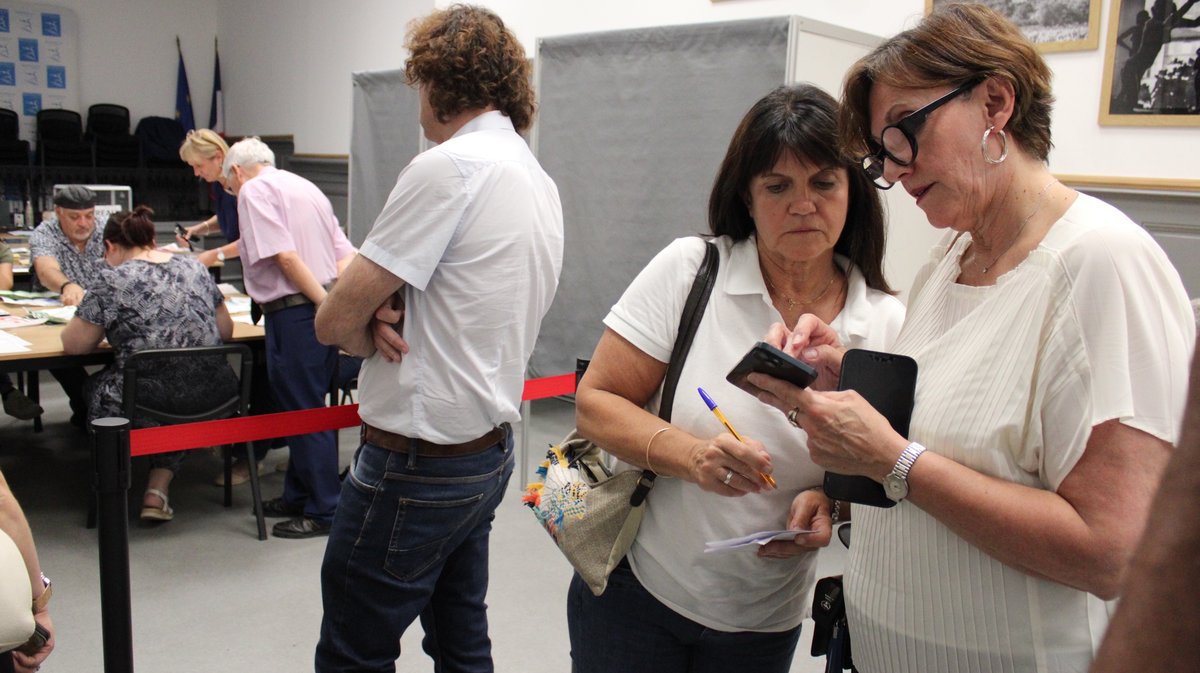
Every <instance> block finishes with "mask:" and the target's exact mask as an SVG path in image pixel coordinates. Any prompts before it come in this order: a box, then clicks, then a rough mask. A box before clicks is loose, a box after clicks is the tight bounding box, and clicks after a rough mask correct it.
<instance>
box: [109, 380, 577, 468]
mask: <svg viewBox="0 0 1200 673" xmlns="http://www.w3.org/2000/svg"><path fill="white" fill-rule="evenodd" d="M573 392H575V375H574V374H563V375H562V376H548V377H546V378H541V379H531V380H529V381H526V382H525V390H524V392H523V393H522V395H521V399H522V400H540V399H543V398H546V397H557V396H558V395H569V394H571V393H573ZM361 422H362V421H361V419H359V417H358V405H357V404H346V405H342V406H337V407H319V408H317V409H305V410H303V411H283V412H280V413H277V414H262V415H259V416H246V417H244V418H229V419H225V420H220V421H202V422H200V423H187V424H185V425H169V426H166V427H161V428H142V429H139V430H134V431H133V432H130V433H129V454H130V455H132V456H149V455H152V454H155V453H166V452H168V451H183V450H186V449H197V448H201V447H206V446H221V445H224V444H236V443H238V442H252V441H254V440H257V439H271V438H272V437H290V436H292V435H306V434H308V433H310V432H322V431H325V430H338V429H341V428H350V427H354V426H356V425H358V424H359V423H361ZM284 430H286V432H283V431H284Z"/></svg>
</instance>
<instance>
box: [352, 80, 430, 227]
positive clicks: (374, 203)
mask: <svg viewBox="0 0 1200 673" xmlns="http://www.w3.org/2000/svg"><path fill="white" fill-rule="evenodd" d="M352 78H353V81H354V98H353V112H352V115H353V119H352V121H351V129H350V212H349V216H348V217H347V218H346V219H347V220H348V221H347V229H346V230H347V232H348V234H347V235H348V237H349V238H350V242H351V243H353V244H354V245H355V246H359V245H362V242H363V239H365V238H366V237H367V233H369V232H370V231H371V227H372V226H373V225H374V224H375V218H376V217H379V212H380V211H381V210H383V204H384V203H386V202H387V197H388V194H391V193H392V187H394V186H395V185H396V176H398V175H399V174H400V170H401V169H403V168H404V167H405V166H407V165H408V162H409V161H412V158H413V157H415V156H417V154H418V153H419V152H420V143H421V122H420V113H421V112H420V100H419V98H418V96H417V92H416V90H415V89H413V88H411V87H409V86H408V85H406V84H405V83H404V71H403V70H380V71H376V72H356V73H354V74H353V75H352Z"/></svg>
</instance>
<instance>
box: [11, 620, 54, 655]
mask: <svg viewBox="0 0 1200 673" xmlns="http://www.w3.org/2000/svg"><path fill="white" fill-rule="evenodd" d="M48 640H50V632H49V631H47V630H46V628H45V627H44V626H42V625H41V624H38V623H34V625H33V635H32V636H29V640H27V641H25V644H24V645H22V646H20V647H18V648H17V651H18V652H20V653H22V654H28V655H29V656H31V657H32V656H33V655H35V654H37V652H38V650H40V649H42V648H43V647H45V645H46V641H48Z"/></svg>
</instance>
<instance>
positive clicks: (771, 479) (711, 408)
mask: <svg viewBox="0 0 1200 673" xmlns="http://www.w3.org/2000/svg"><path fill="white" fill-rule="evenodd" d="M696 391H697V392H699V393H700V399H702V400H704V403H705V404H707V405H708V409H709V411H711V412H713V415H714V416H716V417H717V420H718V421H721V424H722V425H724V426H725V429H726V430H728V431H729V434H731V435H733V436H734V437H736V438H737V440H738V441H739V442H742V443H745V442H746V438H745V437H742V436H741V435H739V434H738V431H737V430H734V429H733V424H732V423H730V422H729V419H728V418H725V414H723V413H721V410H720V409H718V408H717V403H716V402H714V401H713V398H711V397H709V396H708V393H706V392H704V389H703V388H697V389H696ZM758 476H760V477H762V478H763V481H765V482H767V483H768V484H770V485H771V487H772V488H774V487H776V484H775V478H774V477H772V476H771V475H769V474H766V473H763V472H759V473H758Z"/></svg>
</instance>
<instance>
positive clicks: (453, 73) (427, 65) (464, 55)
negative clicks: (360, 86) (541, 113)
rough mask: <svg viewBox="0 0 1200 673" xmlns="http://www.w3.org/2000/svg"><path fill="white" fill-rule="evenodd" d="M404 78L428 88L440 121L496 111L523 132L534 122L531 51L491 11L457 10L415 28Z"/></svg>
mask: <svg viewBox="0 0 1200 673" xmlns="http://www.w3.org/2000/svg"><path fill="white" fill-rule="evenodd" d="M404 46H405V48H406V49H408V52H409V57H408V60H407V61H405V62H404V77H405V80H406V81H407V82H408V84H409V86H413V85H418V84H419V85H423V86H425V88H426V91H427V92H428V95H429V104H430V106H431V107H432V108H433V111H434V112H435V113H436V114H437V118H438V120H439V121H442V122H445V121H446V120H447V119H449V118H450V117H453V116H454V115H456V114H458V113H460V112H464V111H466V110H478V109H480V108H486V107H489V106H490V107H494V108H496V109H497V110H499V111H501V112H503V113H504V114H506V115H508V117H509V118H510V119H511V120H512V123H513V127H514V128H516V130H517V131H524V130H526V129H528V128H529V125H530V124H532V123H533V113H534V109H535V105H534V96H533V85H532V84H531V83H530V79H531V77H530V66H529V61H528V60H527V59H526V58H525V48H524V47H522V46H521V42H520V41H519V40H517V38H516V36H515V35H513V33H512V32H511V31H510V30H508V28H506V27H505V25H504V22H503V21H501V20H500V17H498V16H496V14H495V13H493V12H492V11H490V10H487V9H483V8H482V7H473V6H470V5H453V6H451V7H448V8H446V9H442V10H438V11H435V12H433V13H432V14H430V15H429V16H426V17H425V18H423V19H418V20H416V21H415V22H413V24H411V25H410V27H409V30H408V37H407V38H406V39H405V42H404Z"/></svg>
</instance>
